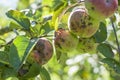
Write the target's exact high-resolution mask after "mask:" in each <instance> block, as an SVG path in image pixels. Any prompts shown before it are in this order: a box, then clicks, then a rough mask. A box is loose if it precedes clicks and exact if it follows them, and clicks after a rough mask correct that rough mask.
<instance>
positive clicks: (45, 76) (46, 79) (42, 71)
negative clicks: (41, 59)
mask: <svg viewBox="0 0 120 80" xmlns="http://www.w3.org/2000/svg"><path fill="white" fill-rule="evenodd" d="M40 77H41V80H51V78H50V74H49V73H48V71H47V70H46V69H45V68H44V67H41V69H40Z"/></svg>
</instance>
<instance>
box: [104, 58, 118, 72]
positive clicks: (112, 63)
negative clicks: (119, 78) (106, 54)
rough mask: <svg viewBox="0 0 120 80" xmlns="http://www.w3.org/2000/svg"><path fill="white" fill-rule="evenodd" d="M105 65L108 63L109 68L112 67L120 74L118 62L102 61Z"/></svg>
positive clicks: (108, 59) (106, 59)
mask: <svg viewBox="0 0 120 80" xmlns="http://www.w3.org/2000/svg"><path fill="white" fill-rule="evenodd" d="M102 62H103V63H106V64H107V65H108V66H109V67H111V68H112V69H113V70H114V71H115V72H117V73H119V74H120V64H119V62H117V61H116V60H114V59H112V58H104V59H103V60H102Z"/></svg>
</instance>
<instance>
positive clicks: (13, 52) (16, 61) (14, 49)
mask: <svg viewBox="0 0 120 80" xmlns="http://www.w3.org/2000/svg"><path fill="white" fill-rule="evenodd" d="M28 45H29V39H28V38H26V37H24V36H18V37H17V38H16V39H15V40H14V41H13V44H12V45H11V47H10V52H9V60H10V64H11V66H12V67H13V68H14V69H15V70H18V69H19V67H20V65H21V63H22V60H23V57H24V53H25V51H26V49H27V47H28Z"/></svg>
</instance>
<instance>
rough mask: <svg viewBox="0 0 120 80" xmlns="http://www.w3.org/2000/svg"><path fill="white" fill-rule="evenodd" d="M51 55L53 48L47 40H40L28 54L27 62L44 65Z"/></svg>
mask: <svg viewBox="0 0 120 80" xmlns="http://www.w3.org/2000/svg"><path fill="white" fill-rule="evenodd" d="M52 55H53V46H52V44H51V43H50V41H49V40H47V39H45V38H40V39H39V40H38V42H37V43H36V45H35V47H34V49H33V50H32V52H31V53H30V57H29V59H28V60H29V61H30V60H31V62H32V61H33V62H37V63H38V64H40V65H43V64H46V63H47V62H48V61H49V60H50V59H51V58H52Z"/></svg>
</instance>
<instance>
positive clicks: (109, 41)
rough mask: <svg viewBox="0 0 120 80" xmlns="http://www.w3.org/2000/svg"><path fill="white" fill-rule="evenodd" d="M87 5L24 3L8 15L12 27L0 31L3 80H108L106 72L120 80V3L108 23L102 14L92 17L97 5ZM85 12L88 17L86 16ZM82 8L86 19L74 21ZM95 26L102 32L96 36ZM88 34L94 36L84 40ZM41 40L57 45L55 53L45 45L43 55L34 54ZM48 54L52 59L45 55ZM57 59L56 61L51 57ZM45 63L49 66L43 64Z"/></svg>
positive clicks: (56, 0) (80, 0) (55, 0)
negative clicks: (72, 14) (73, 12)
mask: <svg viewBox="0 0 120 80" xmlns="http://www.w3.org/2000/svg"><path fill="white" fill-rule="evenodd" d="M85 1H90V0H85ZM85 1H84V0H42V1H39V0H19V2H18V6H17V8H16V9H15V10H9V11H7V12H6V16H7V17H8V18H9V20H10V21H9V25H8V26H7V27H3V28H1V29H0V80H97V79H98V78H100V76H102V77H101V78H102V79H105V78H104V76H105V75H104V74H103V75H102V72H101V70H102V68H106V69H107V70H108V72H109V76H110V75H112V78H113V79H114V78H115V80H119V78H120V77H119V76H118V75H119V74H120V45H119V44H120V39H119V38H120V0H118V7H117V9H116V10H115V11H114V12H113V13H112V15H111V16H108V17H106V16H102V15H101V14H102V13H100V14H98V15H96V14H95V13H97V12H96V11H95V12H93V14H92V11H89V10H91V9H89V8H90V6H91V4H88V3H87V2H85ZM93 1H94V0H93ZM97 1H101V0H97ZM108 1H111V0H108ZM85 3H86V4H85ZM85 6H86V10H87V9H88V12H85V13H84V11H86V10H85ZM79 8H81V9H83V12H82V13H80V16H81V17H80V16H79V15H77V14H76V15H77V16H73V17H71V18H70V15H71V12H72V11H75V10H77V9H79ZM92 8H93V7H92ZM97 9H99V8H97ZM87 13H88V14H87ZM103 14H104V13H103ZM110 14H111V13H110ZM94 15H95V16H94ZM89 19H90V20H89ZM77 21H78V22H77ZM70 22H71V24H70ZM92 24H95V25H94V26H95V27H93V26H92V28H93V30H94V28H95V30H96V31H94V34H93V33H92V35H91V34H90V32H89V31H90V30H91V28H87V27H91V26H89V25H92ZM68 26H69V27H68ZM74 26H75V27H74ZM76 27H77V28H76ZM78 27H81V28H78ZM84 27H85V28H84ZM75 28H76V29H75ZM72 29H74V31H73V32H72ZM79 29H82V30H79ZM86 32H88V33H87V35H86ZM92 32H93V31H92ZM74 33H80V35H76V34H74ZM83 33H85V35H86V36H89V34H90V36H89V37H81V35H84V34H83ZM5 35H8V38H9V40H8V38H7V37H5ZM41 38H45V39H47V40H48V41H49V42H50V43H51V44H52V48H53V51H51V50H50V49H49V45H48V44H46V43H44V42H43V43H44V44H42V42H41V43H40V45H39V47H40V51H38V52H36V53H35V52H33V50H35V46H36V45H37V42H39V40H40V39H41ZM42 50H44V51H43V52H46V53H43V54H42V53H41V51H42ZM47 50H49V51H47ZM50 51H51V52H52V53H49V52H50ZM51 54H52V57H48V56H46V55H51ZM31 55H32V56H31ZM30 56H31V57H30ZM33 57H34V58H33ZM38 58H40V59H38ZM41 58H42V60H43V59H44V58H45V59H44V60H47V61H45V62H44V64H41V63H40V60H41ZM48 58H51V59H48ZM72 69H73V70H74V71H73V73H71V71H70V70H72ZM106 74H107V72H106ZM113 74H114V75H113ZM68 75H69V76H68ZM54 76H55V77H54ZM116 76H117V77H118V79H117V77H116ZM106 80H110V79H109V78H108V79H106ZM111 80H112V79H111Z"/></svg>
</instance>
